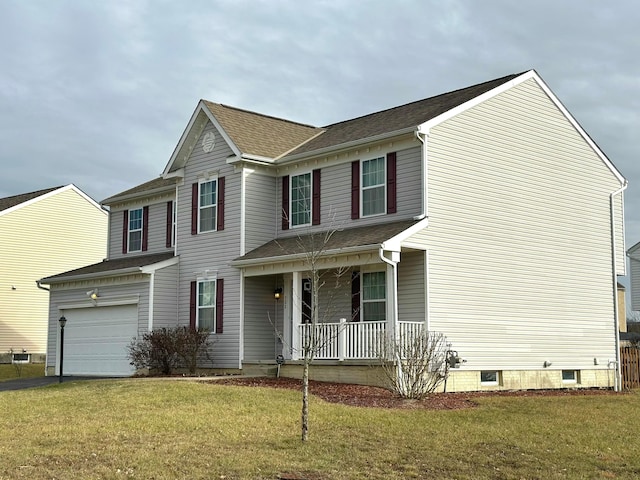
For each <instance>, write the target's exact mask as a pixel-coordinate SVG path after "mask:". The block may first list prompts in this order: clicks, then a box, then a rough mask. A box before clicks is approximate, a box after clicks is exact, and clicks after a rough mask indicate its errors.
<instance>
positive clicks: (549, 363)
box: [542, 360, 552, 368]
mask: <svg viewBox="0 0 640 480" xmlns="http://www.w3.org/2000/svg"><path fill="white" fill-rule="evenodd" d="M551 365H552V363H551V362H550V361H549V360H545V361H544V363H543V364H542V366H543V367H544V368H549V367H550V366H551Z"/></svg>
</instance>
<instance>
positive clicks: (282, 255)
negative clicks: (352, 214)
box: [231, 219, 420, 267]
mask: <svg viewBox="0 0 640 480" xmlns="http://www.w3.org/2000/svg"><path fill="white" fill-rule="evenodd" d="M419 222H420V220H414V219H410V220H401V221H397V222H390V223H383V224H375V225H368V226H365V227H357V228H347V229H338V230H335V231H334V232H333V234H332V235H331V236H330V238H329V239H328V240H326V243H325V238H326V236H327V235H328V233H329V232H331V230H325V231H318V232H314V233H308V234H304V235H295V236H291V237H284V238H276V239H275V240H271V241H270V242H267V243H265V244H264V245H261V246H260V247H258V248H256V249H254V250H252V251H250V252H249V253H247V254H246V255H243V256H242V257H238V258H236V259H235V260H233V262H232V263H231V264H232V265H233V266H236V267H245V266H254V265H261V264H265V263H275V262H286V261H294V260H298V259H300V258H302V257H304V255H305V253H307V252H312V251H318V250H320V249H322V250H324V252H325V254H326V255H327V256H329V255H340V254H346V253H349V252H355V251H367V250H375V249H377V248H379V247H380V246H381V245H382V244H383V243H384V242H386V241H388V240H389V239H392V238H394V237H396V236H397V235H398V234H400V233H402V232H404V231H405V230H407V229H408V228H410V227H412V226H414V225H416V224H417V223H419Z"/></svg>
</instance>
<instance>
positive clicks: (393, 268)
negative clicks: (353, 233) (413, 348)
mask: <svg viewBox="0 0 640 480" xmlns="http://www.w3.org/2000/svg"><path fill="white" fill-rule="evenodd" d="M378 254H379V255H380V260H382V261H383V262H384V263H386V264H387V265H389V266H390V267H391V271H392V272H393V276H392V279H391V285H392V287H391V288H392V294H393V303H392V306H391V311H392V315H393V332H392V333H393V342H396V341H397V338H398V261H399V258H398V257H399V252H394V251H391V255H392V259H391V260H389V259H388V258H387V257H385V256H384V245H380V249H379V250H378ZM396 258H398V259H397V260H396ZM397 350H398V349H397V348H394V351H395V353H396V358H395V360H396V376H397V377H398V382H402V378H403V376H402V362H401V359H400V355H399V354H398V351H397ZM402 388H403V389H404V385H402Z"/></svg>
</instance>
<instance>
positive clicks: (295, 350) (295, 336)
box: [291, 272, 302, 360]
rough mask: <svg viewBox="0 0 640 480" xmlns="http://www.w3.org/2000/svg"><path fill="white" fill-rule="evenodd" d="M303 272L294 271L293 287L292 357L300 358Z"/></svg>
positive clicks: (293, 358)
mask: <svg viewBox="0 0 640 480" xmlns="http://www.w3.org/2000/svg"><path fill="white" fill-rule="evenodd" d="M301 289H302V273H301V272H293V282H292V288H291V312H292V316H291V349H292V352H291V359H292V360H299V359H300V349H301V346H302V345H301V343H300V324H301V323H302V292H301V291H300V290H301Z"/></svg>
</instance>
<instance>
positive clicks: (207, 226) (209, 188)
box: [198, 180, 218, 232]
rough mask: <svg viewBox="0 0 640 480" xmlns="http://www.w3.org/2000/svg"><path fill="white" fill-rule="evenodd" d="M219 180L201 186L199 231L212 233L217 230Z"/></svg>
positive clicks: (203, 183)
mask: <svg viewBox="0 0 640 480" xmlns="http://www.w3.org/2000/svg"><path fill="white" fill-rule="evenodd" d="M217 184H218V182H217V180H210V181H208V182H202V183H200V184H199V188H200V193H199V202H198V219H199V220H198V227H199V228H198V231H200V232H210V231H212V230H215V229H216V210H217V209H216V206H217V195H216V190H217V186H218V185H217Z"/></svg>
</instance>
